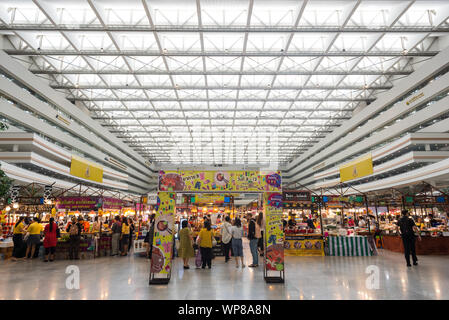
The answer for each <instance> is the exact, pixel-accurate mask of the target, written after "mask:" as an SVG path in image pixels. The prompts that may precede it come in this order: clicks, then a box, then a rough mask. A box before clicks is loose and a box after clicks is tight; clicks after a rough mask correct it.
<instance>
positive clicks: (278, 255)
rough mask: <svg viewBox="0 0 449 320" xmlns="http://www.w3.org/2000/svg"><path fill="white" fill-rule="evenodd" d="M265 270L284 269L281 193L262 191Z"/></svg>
mask: <svg viewBox="0 0 449 320" xmlns="http://www.w3.org/2000/svg"><path fill="white" fill-rule="evenodd" d="M263 200H264V211H265V248H266V257H265V264H266V270H271V271H282V270H284V228H283V224H282V194H281V193H264V194H263Z"/></svg>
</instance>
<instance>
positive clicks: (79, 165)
mask: <svg viewBox="0 0 449 320" xmlns="http://www.w3.org/2000/svg"><path fill="white" fill-rule="evenodd" d="M70 174H71V175H72V176H76V177H80V178H83V179H87V180H92V181H96V182H101V183H102V182H103V167H102V166H100V165H98V164H95V163H92V162H90V161H87V160H85V159H83V158H80V157H77V156H74V155H72V163H71V165H70Z"/></svg>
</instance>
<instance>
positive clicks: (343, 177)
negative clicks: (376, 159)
mask: <svg viewBox="0 0 449 320" xmlns="http://www.w3.org/2000/svg"><path fill="white" fill-rule="evenodd" d="M370 174H373V159H372V157H371V154H369V155H367V156H364V157H361V158H358V159H356V160H354V161H351V162H349V163H347V164H344V165H342V166H341V167H340V182H344V181H348V180H353V179H357V178H361V177H364V176H368V175H370Z"/></svg>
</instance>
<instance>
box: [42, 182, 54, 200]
mask: <svg viewBox="0 0 449 320" xmlns="http://www.w3.org/2000/svg"><path fill="white" fill-rule="evenodd" d="M52 191H53V186H45V187H44V203H48V201H51V193H52Z"/></svg>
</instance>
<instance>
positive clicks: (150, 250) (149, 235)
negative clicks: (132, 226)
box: [144, 213, 156, 259]
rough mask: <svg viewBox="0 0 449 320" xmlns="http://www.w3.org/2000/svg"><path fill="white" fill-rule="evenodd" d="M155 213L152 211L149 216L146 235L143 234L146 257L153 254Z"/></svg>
mask: <svg viewBox="0 0 449 320" xmlns="http://www.w3.org/2000/svg"><path fill="white" fill-rule="evenodd" d="M155 217H156V215H155V214H154V213H153V214H152V215H151V216H150V226H149V229H148V232H147V235H146V236H145V240H144V242H146V243H147V257H148V259H151V255H152V254H153V236H154V218H155Z"/></svg>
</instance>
